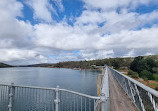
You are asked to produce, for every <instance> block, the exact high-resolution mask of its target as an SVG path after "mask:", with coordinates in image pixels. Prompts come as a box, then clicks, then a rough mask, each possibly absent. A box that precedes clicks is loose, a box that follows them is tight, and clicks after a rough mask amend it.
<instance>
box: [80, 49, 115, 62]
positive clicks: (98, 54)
mask: <svg viewBox="0 0 158 111" xmlns="http://www.w3.org/2000/svg"><path fill="white" fill-rule="evenodd" d="M113 55H114V51H113V50H81V51H80V56H81V57H82V58H83V59H86V60H95V59H104V58H108V57H113Z"/></svg>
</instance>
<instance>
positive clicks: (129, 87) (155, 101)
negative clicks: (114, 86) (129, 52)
mask: <svg viewBox="0 0 158 111" xmlns="http://www.w3.org/2000/svg"><path fill="white" fill-rule="evenodd" d="M109 69H110V71H111V72H112V75H113V76H114V77H115V79H116V80H117V81H118V83H119V84H120V85H121V87H122V88H123V89H124V91H125V92H126V93H127V95H128V96H129V97H130V99H131V100H132V101H133V103H134V104H135V106H136V107H137V109H138V110H140V111H158V92H157V91H156V90H154V89H152V88H150V87H148V86H145V85H143V84H142V83H140V82H138V81H136V80H134V79H132V78H130V77H128V76H126V75H124V74H122V73H120V72H118V71H116V70H114V69H112V68H109Z"/></svg>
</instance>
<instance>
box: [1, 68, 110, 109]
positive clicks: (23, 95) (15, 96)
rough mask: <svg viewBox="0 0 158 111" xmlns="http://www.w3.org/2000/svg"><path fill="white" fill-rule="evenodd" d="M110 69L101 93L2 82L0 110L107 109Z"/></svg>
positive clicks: (105, 76) (104, 79)
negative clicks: (96, 94)
mask: <svg viewBox="0 0 158 111" xmlns="http://www.w3.org/2000/svg"><path fill="white" fill-rule="evenodd" d="M108 110H109V84H108V71H107V70H106V72H105V75H104V77H103V82H102V86H101V94H100V96H90V95H86V94H83V93H79V92H75V91H70V90H67V89H61V88H59V86H57V87H56V88H45V87H34V86H21V85H14V84H11V85H6V84H0V111H108Z"/></svg>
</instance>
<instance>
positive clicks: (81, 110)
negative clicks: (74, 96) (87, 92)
mask: <svg viewBox="0 0 158 111" xmlns="http://www.w3.org/2000/svg"><path fill="white" fill-rule="evenodd" d="M81 111H82V96H81Z"/></svg>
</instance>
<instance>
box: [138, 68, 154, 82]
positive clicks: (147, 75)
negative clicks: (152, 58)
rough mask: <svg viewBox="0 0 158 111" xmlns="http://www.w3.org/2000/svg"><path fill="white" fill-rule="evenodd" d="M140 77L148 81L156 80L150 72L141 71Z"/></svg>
mask: <svg viewBox="0 0 158 111" xmlns="http://www.w3.org/2000/svg"><path fill="white" fill-rule="evenodd" d="M139 76H140V77H142V78H147V79H148V80H153V79H154V77H153V74H152V73H151V72H150V71H147V70H143V71H141V73H140V75H139Z"/></svg>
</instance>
